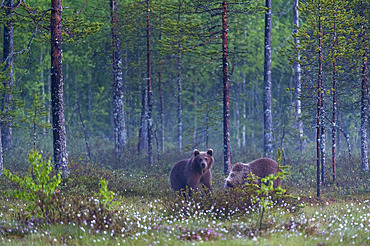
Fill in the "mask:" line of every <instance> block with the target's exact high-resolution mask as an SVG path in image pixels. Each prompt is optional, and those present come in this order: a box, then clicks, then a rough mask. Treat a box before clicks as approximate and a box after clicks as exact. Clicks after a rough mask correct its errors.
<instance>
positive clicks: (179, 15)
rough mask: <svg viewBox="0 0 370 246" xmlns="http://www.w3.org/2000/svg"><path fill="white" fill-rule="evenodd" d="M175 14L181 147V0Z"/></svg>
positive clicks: (178, 129)
mask: <svg viewBox="0 0 370 246" xmlns="http://www.w3.org/2000/svg"><path fill="white" fill-rule="evenodd" d="M178 11H179V12H178V15H177V25H178V28H179V30H178V31H179V33H178V41H177V70H178V75H177V137H178V149H179V150H181V148H182V109H181V93H182V84H181V38H182V37H181V32H182V31H181V27H180V23H181V1H179V8H178Z"/></svg>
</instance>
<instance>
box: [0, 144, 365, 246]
mask: <svg viewBox="0 0 370 246" xmlns="http://www.w3.org/2000/svg"><path fill="white" fill-rule="evenodd" d="M101 150H102V151H104V150H103V149H101ZM126 154H127V158H129V159H130V158H133V159H135V157H134V156H130V154H129V153H126ZM221 156H222V155H221V154H220V153H218V155H215V159H216V161H217V159H218V158H221ZM22 157H25V154H20V155H18V157H17V158H11V160H9V161H10V162H9V163H11V164H10V165H9V166H8V168H7V169H6V170H5V171H4V175H3V176H2V177H1V178H0V185H1V190H2V198H1V200H0V204H1V207H0V216H1V221H0V240H1V243H2V244H4V245H28V244H31V243H33V244H36V245H45V244H50V245H73V244H88V245H112V244H115V245H119V244H120V245H138V244H144V245H149V244H151V245H182V244H187V243H201V244H205V245H208V244H219V245H225V244H227V245H240V244H243V245H254V244H256V243H260V244H264V245H266V244H269V245H277V244H286V245H293V244H299V245H302V244H304V245H317V244H323V245H336V244H354V245H367V244H369V242H370V238H369V230H370V217H369V216H370V214H369V209H370V200H369V188H370V187H369V185H370V182H369V176H368V175H367V174H365V173H363V172H362V171H361V169H360V168H359V167H358V166H356V165H353V161H349V160H348V159H347V158H345V157H343V158H340V159H339V161H338V163H339V164H338V177H340V178H338V181H337V182H336V183H328V184H327V185H326V186H325V187H324V188H323V194H324V195H323V197H322V199H321V200H318V199H317V198H316V197H315V181H314V180H313V179H312V178H311V177H313V176H314V173H315V169H314V168H313V166H312V162H313V161H314V160H311V159H309V158H307V157H299V156H294V157H292V159H290V160H286V162H285V164H287V163H288V162H289V167H288V168H285V170H286V172H288V173H287V174H285V175H284V178H283V187H282V189H279V190H274V189H273V188H272V186H268V185H264V184H261V186H257V185H256V184H255V183H254V182H250V183H251V185H248V184H246V185H245V186H244V187H239V188H237V189H235V190H233V191H232V192H225V190H224V189H223V179H224V177H225V176H224V174H223V170H222V165H218V166H217V165H215V168H214V169H213V185H214V191H213V192H212V193H211V194H210V193H207V192H205V191H202V190H200V191H199V192H197V193H194V194H193V196H192V197H184V196H178V195H175V194H174V192H173V190H171V189H170V184H169V172H170V170H171V167H172V165H173V163H174V159H175V158H178V153H176V151H170V152H169V153H167V154H166V155H164V156H162V160H163V161H162V164H161V165H158V166H155V167H152V168H146V167H143V168H140V167H137V165H136V163H132V164H130V165H128V167H127V169H125V170H118V169H114V170H113V169H111V168H107V167H104V166H102V165H101V164H100V165H99V164H94V163H91V162H89V161H87V160H85V159H83V158H81V157H76V158H72V159H71V161H70V167H71V168H70V176H69V178H68V179H66V180H63V179H61V177H60V175H58V174H57V173H55V172H54V171H53V169H52V168H51V166H50V161H48V158H46V157H45V156H44V157H43V156H42V155H41V154H40V153H38V152H31V153H29V154H28V161H27V162H22V161H20V160H21V159H22ZM238 157H239V158H242V156H238ZM354 161H355V160H354ZM139 162H140V161H139ZM216 163H217V162H216ZM283 164H284V161H283V163H282V165H283ZM15 173H17V174H18V176H16V174H15ZM250 179H253V177H250ZM269 179H273V178H267V180H266V181H268V180H269Z"/></svg>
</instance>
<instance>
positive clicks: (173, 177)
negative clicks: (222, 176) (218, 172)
mask: <svg viewBox="0 0 370 246" xmlns="http://www.w3.org/2000/svg"><path fill="white" fill-rule="evenodd" d="M212 163H213V150H212V149H209V150H208V151H207V152H199V150H197V149H195V150H194V151H193V156H192V157H191V158H189V159H185V160H181V161H179V162H177V163H176V164H175V165H174V166H173V168H172V170H171V174H170V181H171V187H172V188H173V189H174V190H175V191H181V190H185V189H186V187H188V188H189V189H190V190H191V189H193V190H194V191H195V190H196V189H197V187H198V185H199V183H203V184H204V185H205V186H206V187H207V188H208V189H209V190H212V187H211V167H212Z"/></svg>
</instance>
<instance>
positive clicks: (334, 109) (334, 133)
mask: <svg viewBox="0 0 370 246" xmlns="http://www.w3.org/2000/svg"><path fill="white" fill-rule="evenodd" d="M336 46H337V32H336V23H335V21H334V43H333V50H335V49H336ZM336 66H337V62H336V56H335V55H333V88H332V89H333V90H332V91H333V117H332V131H331V138H332V139H331V160H332V169H333V183H334V182H335V179H336V163H335V150H336V139H335V138H336V136H337V127H336V120H337V69H336Z"/></svg>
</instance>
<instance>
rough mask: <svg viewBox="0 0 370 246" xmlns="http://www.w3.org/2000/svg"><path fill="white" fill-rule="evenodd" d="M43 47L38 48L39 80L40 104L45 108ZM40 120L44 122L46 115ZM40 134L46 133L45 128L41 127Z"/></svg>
mask: <svg viewBox="0 0 370 246" xmlns="http://www.w3.org/2000/svg"><path fill="white" fill-rule="evenodd" d="M42 49H43V47H42V48H41V49H40V67H41V69H40V70H41V71H40V80H41V96H42V98H41V99H42V105H43V106H44V107H45V108H46V105H45V98H46V96H45V78H44V69H42V61H43V52H42ZM42 120H43V121H44V122H45V121H46V116H43V117H42ZM42 134H43V135H46V128H45V127H44V128H43V129H42Z"/></svg>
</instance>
